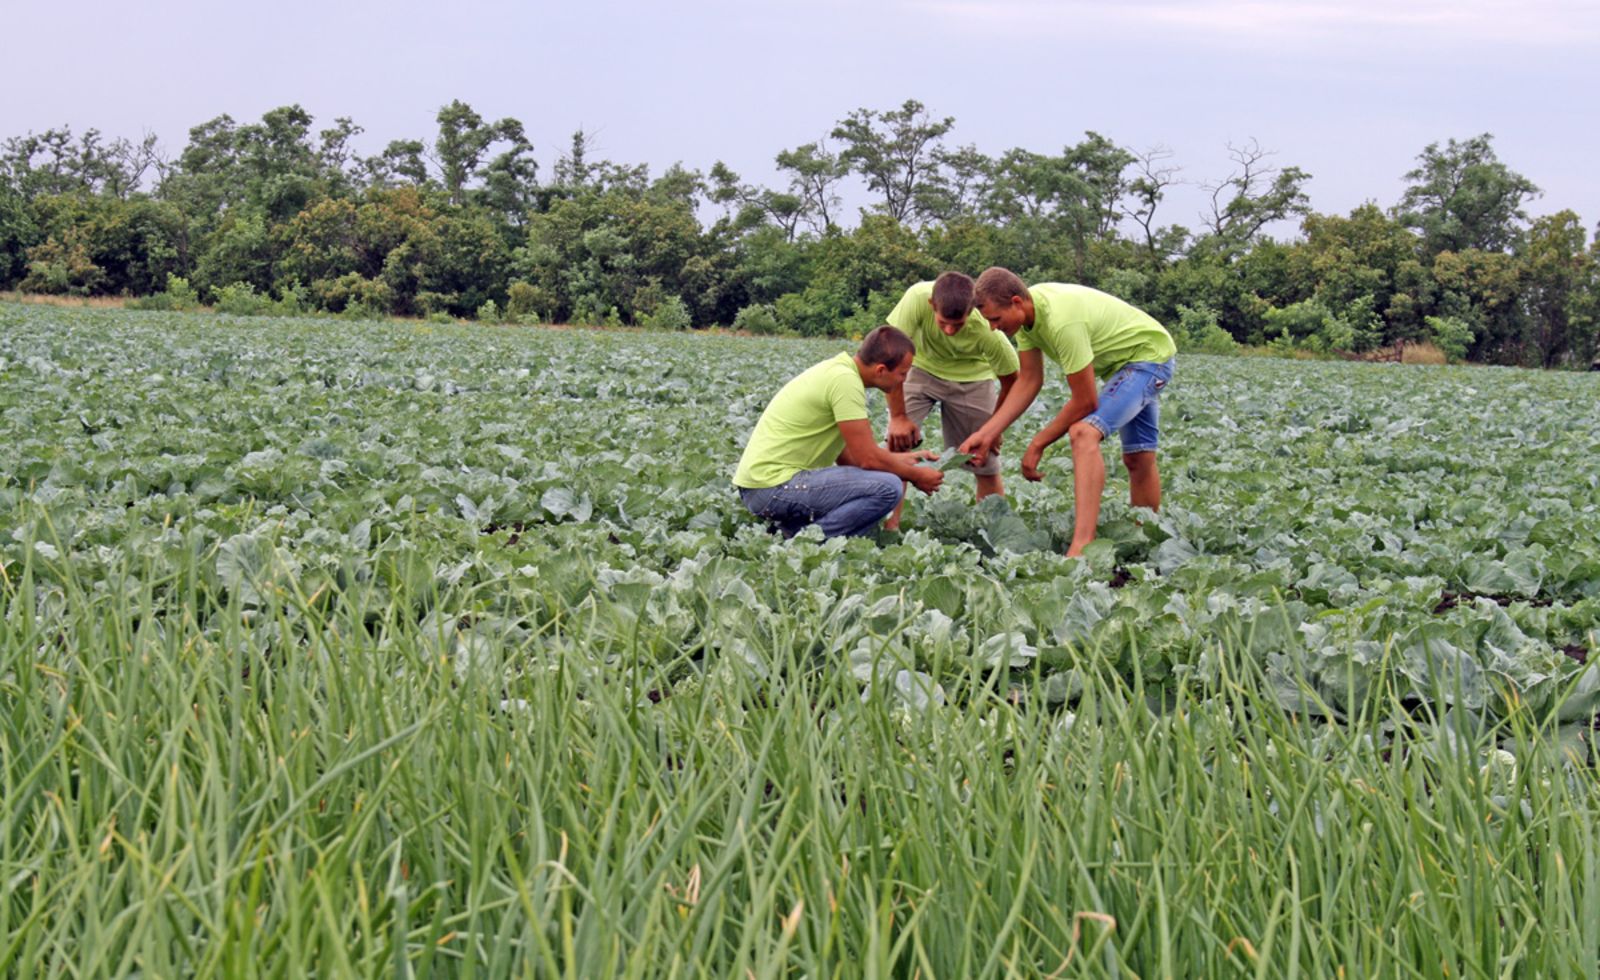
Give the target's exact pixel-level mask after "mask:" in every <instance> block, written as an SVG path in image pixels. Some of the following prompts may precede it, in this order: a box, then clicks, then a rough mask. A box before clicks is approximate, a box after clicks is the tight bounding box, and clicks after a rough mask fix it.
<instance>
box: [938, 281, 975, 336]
mask: <svg viewBox="0 0 1600 980" xmlns="http://www.w3.org/2000/svg"><path fill="white" fill-rule="evenodd" d="M928 305H929V306H932V307H933V322H934V323H935V324H937V325H938V327H939V329H940V330H942V331H944V335H945V336H947V337H954V336H955V335H956V334H958V333H960V332H961V328H962V327H964V326H966V325H967V317H968V315H970V314H971V313H972V277H971V276H969V275H967V274H966V273H964V272H946V273H945V274H944V275H942V276H940V277H939V278H937V279H935V280H934V281H933V295H932V296H931V297H929V299H928Z"/></svg>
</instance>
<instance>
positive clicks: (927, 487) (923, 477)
mask: <svg viewBox="0 0 1600 980" xmlns="http://www.w3.org/2000/svg"><path fill="white" fill-rule="evenodd" d="M910 482H911V484H912V485H913V486H915V487H916V488H917V489H918V490H921V491H922V492H923V493H933V492H934V491H935V490H937V489H939V486H940V484H942V483H944V471H942V470H936V469H934V468H933V467H931V466H914V467H912V469H911V477H910Z"/></svg>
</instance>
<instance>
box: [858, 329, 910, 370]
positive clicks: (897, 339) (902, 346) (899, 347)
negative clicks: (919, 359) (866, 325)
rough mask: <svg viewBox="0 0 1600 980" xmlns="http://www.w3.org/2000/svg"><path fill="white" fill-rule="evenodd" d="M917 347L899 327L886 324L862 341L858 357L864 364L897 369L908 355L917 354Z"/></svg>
mask: <svg viewBox="0 0 1600 980" xmlns="http://www.w3.org/2000/svg"><path fill="white" fill-rule="evenodd" d="M916 352H917V345H916V344H913V343H912V342H911V338H910V337H907V336H906V335H905V334H904V333H901V332H900V329H899V328H898V327H892V326H890V325H889V324H887V323H885V324H882V325H881V326H876V327H873V328H872V332H871V333H869V334H867V335H866V337H864V338H862V340H861V349H860V350H858V351H856V357H858V358H860V359H861V363H862V364H881V365H883V366H884V367H886V368H897V367H899V366H900V362H901V361H903V360H905V359H906V355H907V354H915V353H916Z"/></svg>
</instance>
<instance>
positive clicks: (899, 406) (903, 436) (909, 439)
mask: <svg viewBox="0 0 1600 980" xmlns="http://www.w3.org/2000/svg"><path fill="white" fill-rule="evenodd" d="M884 400H885V401H887V402H888V403H889V448H890V449H893V450H895V451H897V452H899V451H904V450H907V449H913V448H915V447H917V446H919V445H921V443H922V426H920V425H918V424H917V423H915V422H913V421H911V419H910V418H909V417H907V415H906V392H905V385H900V386H899V387H896V388H891V389H889V390H888V391H886V392H884Z"/></svg>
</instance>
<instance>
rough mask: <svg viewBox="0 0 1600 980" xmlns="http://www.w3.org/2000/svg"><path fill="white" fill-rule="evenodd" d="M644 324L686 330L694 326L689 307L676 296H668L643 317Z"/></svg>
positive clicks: (654, 327) (656, 328)
mask: <svg viewBox="0 0 1600 980" xmlns="http://www.w3.org/2000/svg"><path fill="white" fill-rule="evenodd" d="M644 326H647V327H650V328H652V329H655V330H688V329H690V328H691V327H693V326H694V323H693V322H692V321H691V320H690V318H689V307H688V306H686V305H684V302H683V300H682V299H681V298H680V297H677V296H668V297H666V298H665V299H663V300H662V301H661V302H660V303H658V304H657V305H656V308H655V309H654V310H652V311H650V313H649V314H648V315H647V316H646V317H645V318H644Z"/></svg>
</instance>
